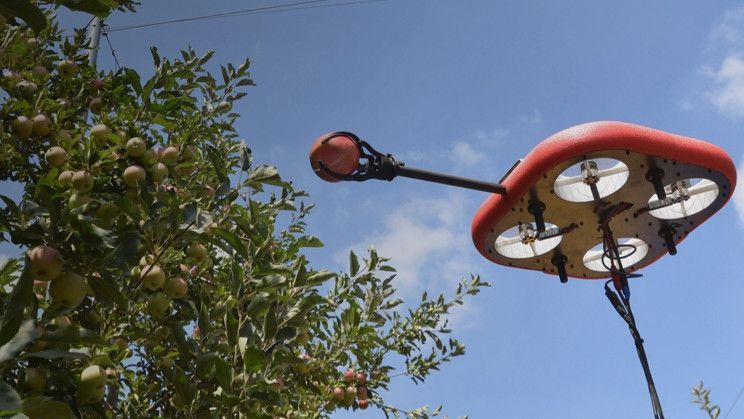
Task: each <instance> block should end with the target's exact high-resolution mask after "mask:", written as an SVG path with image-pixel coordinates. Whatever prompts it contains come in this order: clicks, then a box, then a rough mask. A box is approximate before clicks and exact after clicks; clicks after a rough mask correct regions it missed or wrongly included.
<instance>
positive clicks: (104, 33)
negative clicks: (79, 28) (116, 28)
mask: <svg viewBox="0 0 744 419" xmlns="http://www.w3.org/2000/svg"><path fill="white" fill-rule="evenodd" d="M107 28H108V27H107V26H105V25H104V27H103V28H102V30H103V37H104V38H106V43H107V44H108V46H109V50H111V56H112V57H114V64H116V69H117V70H119V69H121V65H119V59H118V58H117V57H116V50H115V49H114V47H113V46H112V45H111V39H109V31H108V30H107Z"/></svg>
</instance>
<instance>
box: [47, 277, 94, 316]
mask: <svg viewBox="0 0 744 419" xmlns="http://www.w3.org/2000/svg"><path fill="white" fill-rule="evenodd" d="M87 285H88V284H87V283H86V282H85V280H84V279H83V277H81V276H80V275H78V274H76V273H73V272H65V273H63V274H61V275H60V276H58V277H57V278H55V279H54V280H52V283H51V284H50V285H49V295H50V296H51V297H52V302H53V303H55V304H59V305H61V306H63V307H67V308H75V307H77V306H79V305H80V303H82V302H83V299H84V298H85V294H86V291H87V288H88V286H87Z"/></svg>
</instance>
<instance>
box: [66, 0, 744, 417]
mask: <svg viewBox="0 0 744 419" xmlns="http://www.w3.org/2000/svg"><path fill="white" fill-rule="evenodd" d="M144 3H145V5H143V6H142V7H141V8H140V10H139V12H138V13H137V14H134V15H131V14H129V15H123V14H115V15H114V16H112V17H111V18H110V20H109V22H108V23H109V25H110V26H111V27H113V28H116V27H117V26H123V25H129V24H135V23H143V22H151V21H159V20H164V19H171V18H178V17H189V16H196V15H201V14H210V13H219V12H225V11H232V10H236V9H241V8H247V7H253V6H264V5H270V4H277V2H274V1H271V2H270V1H251V2H238V1H221V0H213V1H209V2H203V1H194V0H179V1H178V2H173V1H164V0H150V1H145V2H144ZM621 3H622V4H621ZM174 4H177V5H178V7H174ZM63 21H64V22H65V23H66V24H84V23H85V22H87V18H86V17H85V16H82V15H78V14H65V15H64V20H63ZM110 39H111V42H112V44H113V46H114V48H116V49H117V51H118V54H119V58H120V62H121V63H122V64H123V65H126V66H129V67H133V68H136V69H138V70H141V71H144V72H146V73H147V72H149V71H150V70H149V61H150V56H149V52H148V47H149V46H150V45H156V46H157V47H158V48H159V50H160V51H161V54H163V55H170V56H173V55H175V54H177V51H178V49H180V48H183V47H186V46H187V45H192V46H193V47H194V48H196V49H197V50H201V51H205V50H208V49H214V50H216V51H217V54H216V61H218V62H228V61H231V62H241V61H242V60H243V58H244V57H246V56H247V57H250V58H251V60H252V63H253V65H252V74H253V76H254V79H255V80H256V82H257V84H258V86H257V87H255V88H253V89H252V90H251V91H250V93H249V95H248V96H247V97H246V98H245V99H244V101H243V102H242V104H240V105H239V106H238V107H237V109H236V110H237V111H238V112H240V113H242V114H243V115H244V117H243V118H242V119H241V121H240V122H239V124H238V128H239V131H240V132H241V134H242V135H243V136H244V137H245V138H246V140H247V141H248V143H249V144H250V146H251V148H252V149H253V150H254V155H255V159H256V161H258V162H264V163H269V164H274V165H276V166H278V167H279V168H280V170H281V172H282V173H283V175H284V176H286V177H288V178H291V179H293V180H294V181H295V183H296V184H298V185H299V186H300V187H301V188H304V189H306V190H307V191H309V192H310V194H311V201H312V202H314V203H316V204H317V207H316V209H315V212H314V214H313V215H312V217H311V219H310V224H311V230H312V233H314V234H316V235H318V236H319V237H320V238H321V239H322V240H324V242H325V243H326V244H327V247H325V248H323V249H319V250H313V251H312V252H310V257H311V259H312V260H313V264H314V265H315V266H317V267H332V268H335V267H338V266H340V265H341V264H343V263H344V261H345V259H346V258H345V253H346V252H347V251H348V249H350V248H354V249H361V250H363V249H365V248H367V247H369V246H370V245H374V246H376V247H377V248H378V249H379V250H380V252H381V253H382V254H383V255H387V256H390V257H392V258H393V265H394V266H397V267H398V268H399V271H400V275H399V278H398V279H397V281H398V282H397V284H398V286H399V288H400V289H401V292H402V293H403V294H404V296H406V297H408V298H410V299H415V298H417V296H418V294H419V293H420V291H421V290H423V289H428V290H429V291H430V293H434V292H442V291H446V292H449V291H451V290H452V289H453V285H454V283H455V282H456V281H457V279H458V278H459V277H461V276H467V275H468V274H469V273H478V274H480V275H481V276H482V277H483V278H484V279H486V280H488V281H490V282H492V283H493V286H492V287H491V288H490V289H487V290H486V291H485V292H483V293H482V294H481V295H480V296H478V298H477V299H476V300H474V301H472V303H469V304H468V305H466V306H465V307H464V308H463V309H462V310H461V311H459V312H457V313H456V314H455V327H456V329H457V336H458V337H459V338H461V339H462V340H464V341H465V342H466V343H467V344H468V354H467V355H466V356H465V357H464V358H461V359H458V360H457V361H456V362H454V363H452V364H450V365H447V366H445V368H444V369H443V371H442V372H440V373H437V374H435V375H434V376H433V377H432V378H431V380H429V381H428V382H427V383H426V384H423V385H420V386H415V385H413V384H411V383H410V382H408V381H407V380H406V379H404V378H398V379H396V380H398V381H396V382H395V383H394V385H393V391H392V392H390V393H389V394H387V395H386V397H387V399H388V400H389V401H390V402H391V403H393V404H395V405H397V406H399V407H401V408H406V409H410V408H415V407H418V406H421V405H423V404H431V405H437V404H440V403H441V404H444V405H445V408H444V412H445V413H447V414H448V415H450V416H452V417H455V416H459V415H465V414H470V415H471V417H474V418H488V417H505V418H618V419H620V418H623V419H625V418H637V417H650V404H649V401H648V394H647V390H646V388H645V382H644V379H643V374H642V371H641V368H640V365H639V364H638V360H637V358H636V354H635V351H634V349H633V344H632V340H631V338H630V336H629V334H628V331H627V327H626V326H625V324H624V323H623V322H622V321H621V320H620V319H619V318H618V317H617V315H616V314H615V313H614V311H613V310H612V308H611V307H610V306H609V305H608V304H607V302H606V300H605V297H604V296H603V295H602V283H601V282H590V281H570V282H569V284H567V285H561V284H560V283H558V280H557V279H555V278H553V277H549V276H546V275H543V274H539V273H534V272H531V271H520V270H510V269H507V268H504V267H501V266H496V265H492V264H491V263H489V262H488V261H486V260H485V259H483V258H481V257H480V256H479V255H478V254H477V252H476V250H475V248H474V247H473V245H472V243H471V240H470V219H471V216H472V214H473V213H474V212H475V210H476V209H477V208H478V206H479V205H480V203H481V202H482V200H483V199H485V197H486V196H485V194H483V193H479V192H472V191H461V190H455V189H448V188H446V187H441V186H437V185H427V184H423V183H417V182H415V181H411V180H407V179H400V180H397V181H395V182H393V183H391V184H389V183H387V182H367V183H363V184H356V183H355V184H328V183H324V182H322V181H321V180H319V179H318V178H316V177H315V176H314V175H313V174H312V172H311V171H310V168H309V165H308V162H307V150H308V147H309V145H310V143H311V141H312V140H313V139H314V138H315V137H316V136H317V135H319V134H321V133H324V132H328V131H333V130H339V129H344V130H351V131H354V132H356V133H357V134H359V135H360V136H362V137H364V138H366V139H368V140H369V141H370V142H371V143H372V144H374V145H375V146H376V147H377V148H378V149H380V150H383V151H386V152H391V153H394V154H395V155H397V156H399V157H400V158H401V159H402V160H404V161H406V162H407V163H408V164H409V165H412V166H421V167H426V168H430V169H434V170H442V171H448V172H452V173H456V174H461V175H466V176H473V177H478V178H483V179H489V180H498V179H499V178H500V177H501V175H502V174H503V173H504V172H505V171H506V170H507V169H508V168H509V167H510V166H511V164H512V163H513V162H514V161H515V160H516V159H518V158H520V157H523V156H524V155H525V154H526V153H527V152H529V150H530V149H532V148H533V147H534V146H535V145H537V144H538V143H539V142H540V141H542V140H543V139H544V138H546V137H548V136H550V135H551V134H552V133H554V132H557V131H560V130H562V129H564V128H568V127H570V126H573V125H577V124H579V123H583V122H589V121H594V120H603V119H613V120H623V121H628V122H633V123H638V124H642V125H647V126H651V127H654V128H659V129H663V130H667V131H670V132H674V133H678V134H683V135H688V136H692V137H697V138H701V139H706V140H709V141H711V142H713V143H715V144H717V145H719V146H721V147H723V148H724V149H726V150H727V151H728V152H729V153H730V155H731V156H732V158H733V159H734V160H735V161H736V162H737V164H739V163H740V162H742V161H743V160H742V157H743V156H744V142H743V141H742V139H741V133H742V128H744V125H743V122H744V3H741V2H700V1H692V0H690V1H681V0H675V1H657V2H648V1H627V2H614V1H574V2H570V3H569V2H548V1H545V2H537V1H516V0H512V1H500V2H494V1H485V0H484V1H476V0H461V1H455V0H429V1H424V0H391V1H387V2H380V3H371V4H365V5H357V6H350V7H335V8H322V9H321V8H318V9H308V10H301V11H292V12H286V13H270V14H261V15H253V16H244V17H238V18H231V19H222V20H209V21H202V22H191V23H184V24H176V25H168V26H159V27H154V28H149V29H138V30H132V31H126V32H113V33H112V34H111V38H110ZM102 45H103V48H102V50H101V53H100V58H99V63H100V65H102V66H103V67H105V68H112V67H113V65H114V64H113V60H112V58H111V54H110V52H109V51H108V49H107V47H106V44H105V43H102ZM740 166H741V165H740ZM743 190H744V189H743ZM734 201H738V202H732V203H730V204H729V205H727V206H726V207H725V208H724V209H723V210H722V211H721V212H719V213H718V214H717V215H716V216H715V217H713V218H711V219H710V220H709V221H708V222H706V223H705V224H704V225H703V226H702V227H700V228H699V229H697V230H696V231H695V232H694V233H693V234H691V236H690V237H689V238H688V239H687V240H685V242H684V243H683V244H681V245H680V246H679V255H678V256H676V257H665V258H663V259H661V260H659V261H658V262H657V263H655V264H654V265H652V266H650V267H648V268H646V269H644V270H643V273H644V274H645V276H644V278H642V279H638V280H634V281H633V282H632V288H633V291H634V293H633V295H634V298H633V300H634V301H633V302H634V310H635V313H636V316H637V318H638V323H639V325H638V327H639V329H640V331H641V333H642V335H643V336H644V338H645V339H646V350H647V352H648V355H649V358H650V362H651V367H652V371H653V373H654V378H655V380H656V385H657V388H658V391H659V395H660V398H661V402H662V405H663V406H664V411H665V413H666V416H667V417H670V418H696V417H703V415H704V414H702V412H698V411H697V410H696V407H695V406H693V405H691V404H690V403H689V399H690V396H689V392H690V388H691V387H692V386H693V385H696V384H697V383H698V382H699V381H700V380H701V379H702V380H704V381H705V383H706V385H708V386H709V387H712V389H713V398H714V399H715V400H716V401H717V402H718V403H719V404H720V405H721V407H722V410H723V413H724V414H725V413H726V412H727V411H728V409H729V407H730V406H731V405H732V403H733V401H734V399H735V397H736V395H737V393H738V391H739V390H740V389H741V388H742V385H744V378H743V377H744V374H742V372H743V371H744V359H742V357H741V354H742V353H744V334H743V333H742V331H741V330H742V328H741V320H742V319H743V318H744V305H742V304H741V303H740V302H741V298H742V296H744V283H742V281H741V280H740V279H741V277H742V274H744V260H743V259H742V258H741V256H740V255H741V250H740V249H741V248H742V246H743V245H744V239H743V238H742V232H743V231H744V230H743V228H744V193H742V194H739V195H737V197H735V199H734ZM380 416H381V414H380V413H379V412H375V411H367V412H364V413H355V414H352V413H348V412H341V413H339V414H337V415H336V416H335V417H337V418H347V417H359V418H372V417H380ZM722 416H723V415H722ZM730 417H732V418H733V417H744V401H740V402H739V404H738V405H737V406H736V407H735V409H734V410H733V411H732V412H731V415H730Z"/></svg>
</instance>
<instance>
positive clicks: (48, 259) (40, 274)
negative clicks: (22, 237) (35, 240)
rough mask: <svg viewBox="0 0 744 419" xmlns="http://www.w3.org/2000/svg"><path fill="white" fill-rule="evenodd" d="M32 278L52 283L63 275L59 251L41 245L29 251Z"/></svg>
mask: <svg viewBox="0 0 744 419" xmlns="http://www.w3.org/2000/svg"><path fill="white" fill-rule="evenodd" d="M28 258H29V260H30V261H31V276H32V277H33V278H34V279H36V280H38V281H50V280H52V279H54V278H56V277H58V276H59V274H60V273H62V260H61V259H60V258H59V252H57V249H55V248H53V247H50V246H46V245H40V246H36V247H34V248H33V249H31V250H29V251H28Z"/></svg>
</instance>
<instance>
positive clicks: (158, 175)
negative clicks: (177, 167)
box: [148, 162, 168, 182]
mask: <svg viewBox="0 0 744 419" xmlns="http://www.w3.org/2000/svg"><path fill="white" fill-rule="evenodd" d="M148 171H149V172H150V177H151V178H152V180H153V182H160V181H161V180H163V179H165V178H166V177H168V166H166V165H164V164H163V163H159V162H158V163H155V164H153V165H152V166H150V168H149V169H148Z"/></svg>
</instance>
